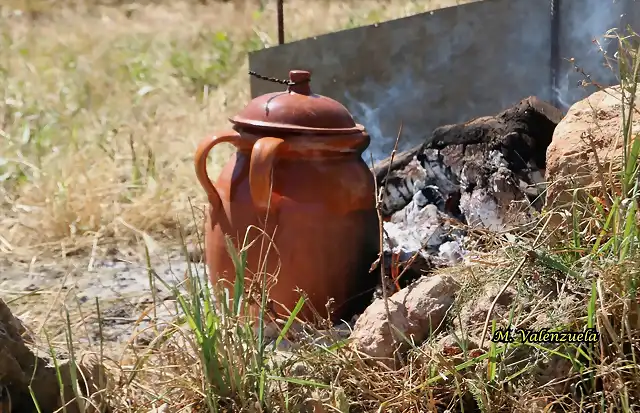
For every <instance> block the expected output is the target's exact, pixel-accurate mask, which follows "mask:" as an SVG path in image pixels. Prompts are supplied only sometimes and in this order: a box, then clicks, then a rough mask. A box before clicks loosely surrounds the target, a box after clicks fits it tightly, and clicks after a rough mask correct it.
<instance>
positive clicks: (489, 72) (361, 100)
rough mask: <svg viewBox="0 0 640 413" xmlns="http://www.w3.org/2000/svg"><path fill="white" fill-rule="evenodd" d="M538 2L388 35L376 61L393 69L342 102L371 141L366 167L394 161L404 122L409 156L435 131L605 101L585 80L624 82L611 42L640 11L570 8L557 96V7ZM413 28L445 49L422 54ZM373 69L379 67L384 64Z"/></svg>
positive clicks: (565, 11) (610, 4)
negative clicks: (547, 105)
mask: <svg viewBox="0 0 640 413" xmlns="http://www.w3.org/2000/svg"><path fill="white" fill-rule="evenodd" d="M530 1H532V0H528V1H526V0H520V1H515V0H513V1H512V2H509V6H508V7H507V6H505V4H506V3H507V2H495V3H494V2H492V1H486V2H478V3H475V4H474V5H473V7H477V8H478V9H480V8H484V7H485V6H486V9H487V10H491V8H492V7H493V8H495V7H498V5H499V7H500V9H499V10H498V9H496V10H493V14H492V13H489V12H488V11H482V12H481V13H476V14H473V13H471V12H469V11H467V12H464V13H463V12H460V13H459V15H457V17H456V18H455V19H452V18H451V17H449V18H447V17H446V16H445V15H447V16H450V15H451V13H450V12H449V14H447V13H444V11H443V13H441V14H439V13H438V12H437V11H436V12H434V13H433V12H432V13H429V14H428V15H425V16H421V17H420V18H421V19H424V20H414V21H415V22H416V23H413V22H411V23H410V22H409V21H407V23H406V25H405V26H394V27H393V28H389V29H388V32H389V36H388V38H389V40H388V43H387V45H386V46H385V47H387V49H385V51H384V52H383V53H384V54H383V55H380V56H377V57H376V59H391V57H393V63H392V64H391V65H389V66H386V65H387V64H388V63H381V66H380V68H376V69H375V70H372V71H374V72H376V73H377V75H376V76H375V77H374V76H369V77H364V78H363V79H362V81H360V82H359V83H358V86H357V89H353V88H351V89H350V90H348V91H345V92H344V93H343V99H339V100H341V101H342V102H343V103H344V104H345V106H346V107H347V108H348V109H349V111H350V112H351V113H352V115H353V116H354V118H355V119H356V121H357V122H358V123H361V124H363V125H364V126H365V128H366V129H367V131H368V133H369V135H370V136H371V144H370V146H369V148H368V149H367V151H365V152H364V154H363V159H364V160H365V162H367V163H369V162H370V160H371V158H373V160H374V162H378V161H380V160H383V159H385V158H387V157H388V156H389V155H390V154H391V151H392V149H393V145H394V142H395V139H396V135H397V132H398V128H399V126H400V123H401V122H403V133H402V138H401V141H400V144H399V147H398V149H399V150H400V151H402V150H407V149H409V148H411V147H413V146H415V145H417V144H420V143H423V142H424V141H425V140H426V139H428V138H429V137H430V136H431V133H432V131H433V129H434V128H435V127H438V126H441V125H444V124H447V123H448V124H450V123H460V122H464V121H467V120H470V119H472V118H474V117H478V116H486V115H492V114H495V113H498V112H499V111H502V110H505V109H507V108H508V107H510V106H512V105H514V104H516V103H517V102H518V101H519V100H521V99H524V98H526V97H528V96H530V95H537V96H538V97H539V98H541V99H545V100H547V99H551V97H552V96H554V95H555V97H556V98H557V101H558V103H559V104H560V106H561V109H563V110H566V109H568V108H569V107H570V106H571V105H572V104H574V103H575V102H577V101H579V100H582V99H583V98H585V97H586V96H588V95H589V94H591V93H593V92H595V91H596V89H595V87H594V86H589V87H587V88H585V87H583V86H582V84H581V82H582V81H585V80H587V81H588V79H586V78H585V75H588V76H589V78H590V79H591V80H592V81H593V82H596V83H597V84H599V85H604V86H610V85H614V84H617V83H618V82H619V81H618V79H617V73H615V72H614V71H612V70H611V68H609V67H608V66H606V65H605V56H606V57H608V58H613V56H614V54H615V52H616V45H617V42H616V41H615V39H610V38H606V37H605V35H606V34H607V32H608V31H610V30H611V29H613V28H618V29H623V28H624V27H625V25H626V24H629V23H631V25H632V26H635V27H638V26H639V24H638V23H640V1H636V0H562V1H561V4H560V13H559V15H560V39H559V46H560V48H559V53H560V56H559V57H560V60H561V61H560V67H559V70H558V72H557V73H556V76H557V82H556V84H557V87H555V88H553V87H552V86H551V84H550V82H549V76H548V73H549V72H550V67H549V66H548V65H549V63H550V62H549V59H548V57H549V54H550V51H551V43H550V37H549V33H550V32H551V30H550V28H551V16H550V9H549V7H550V5H549V2H548V1H547V2H545V1H540V2H535V3H536V4H535V5H532V3H530ZM482 3H484V4H482ZM469 6H471V5H467V6H460V7H469ZM469 10H471V9H469ZM497 12H499V15H500V17H495V18H496V19H500V20H502V22H501V23H500V26H499V27H500V29H499V30H502V31H499V30H498V29H495V30H496V31H495V32H493V31H491V30H488V29H486V28H483V27H485V26H484V25H486V24H488V23H487V22H486V21H484V20H486V19H487V18H494V17H486V16H493V15H495V13H497ZM478 16H484V17H478ZM625 20H626V21H625ZM452 21H453V22H454V23H453V24H452ZM383 24H387V23H383ZM389 24H394V22H389ZM414 24H415V25H416V26H419V25H425V26H426V27H427V29H424V30H425V33H427V34H426V35H425V37H426V38H438V39H442V40H440V41H437V42H430V43H428V44H427V46H426V47H425V49H424V52H423V51H421V50H420V47H422V46H417V45H416V42H415V40H411V38H410V36H409V35H410V34H414V33H421V32H420V31H419V30H418V29H415V28H411V27H413V26H412V25H414ZM414 38H415V36H414ZM594 40H595V41H594ZM412 42H413V43H412ZM361 47H362V48H363V49H368V47H363V46H361ZM570 59H573V60H570ZM417 62H419V63H417ZM370 64H371V65H372V66H374V65H376V62H375V60H374V61H371V62H370ZM576 66H577V67H579V68H580V69H581V71H580V72H578V71H576V70H575V67H576ZM382 68H385V69H384V70H383V69H382Z"/></svg>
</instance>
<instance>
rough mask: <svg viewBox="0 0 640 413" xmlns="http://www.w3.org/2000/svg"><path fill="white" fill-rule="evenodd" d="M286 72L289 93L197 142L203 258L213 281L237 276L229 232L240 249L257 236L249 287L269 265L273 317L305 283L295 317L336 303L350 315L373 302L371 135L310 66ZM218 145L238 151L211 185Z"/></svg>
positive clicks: (336, 314)
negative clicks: (204, 208) (366, 154)
mask: <svg viewBox="0 0 640 413" xmlns="http://www.w3.org/2000/svg"><path fill="white" fill-rule="evenodd" d="M289 77H290V80H289V86H288V89H287V91H283V92H279V93H270V94H267V95H263V96H260V97H258V98H256V99H254V100H253V101H251V102H250V103H249V104H248V105H247V106H246V107H245V109H244V110H243V111H242V112H240V113H239V114H238V115H237V116H235V117H233V118H231V119H230V121H231V122H232V123H233V127H232V129H230V130H229V131H227V132H221V133H218V134H216V135H215V136H212V137H209V138H206V139H204V140H203V141H202V142H201V143H200V145H199V146H198V149H197V152H196V155H195V167H196V174H197V177H198V180H199V181H200V184H201V185H202V187H203V188H204V190H205V191H206V193H207V195H208V199H209V203H210V205H209V212H208V214H207V217H206V222H205V250H206V253H205V261H206V263H207V266H208V268H209V273H210V276H211V279H212V281H214V282H216V281H217V280H219V279H220V278H223V279H226V280H229V281H231V282H233V281H234V279H235V274H234V266H233V263H232V261H231V259H230V256H229V254H228V252H227V249H226V245H225V238H224V235H225V234H227V235H229V236H231V237H232V239H233V241H234V244H235V246H236V248H241V247H242V245H243V243H244V245H248V244H249V243H250V242H251V241H252V240H256V239H257V240H258V241H257V242H255V243H254V244H253V245H252V246H251V247H250V248H249V249H248V250H247V273H246V277H247V278H248V280H247V281H246V284H247V285H248V284H249V283H250V282H251V280H254V279H256V276H258V278H257V279H262V274H264V271H260V270H261V269H263V268H264V269H266V272H267V274H269V275H273V274H275V273H276V272H277V277H276V279H277V282H276V283H275V285H273V286H272V287H271V289H270V294H269V298H270V299H271V300H272V303H274V304H275V308H274V309H275V312H276V313H278V314H279V315H283V316H287V315H288V314H289V311H290V310H291V309H293V307H294V306H295V304H296V302H297V301H298V299H299V297H300V293H299V292H298V291H296V289H300V290H302V291H304V292H305V293H306V295H307V297H308V300H307V305H305V309H304V310H303V311H302V313H301V314H300V315H299V317H301V318H303V319H306V320H307V321H311V320H312V314H313V312H312V310H311V309H310V308H309V305H312V306H313V308H315V309H316V310H317V311H318V313H319V314H320V315H322V316H323V317H325V316H326V315H327V311H326V304H327V302H328V301H329V300H330V299H332V301H333V304H332V306H331V308H332V310H333V315H332V318H333V319H334V320H335V319H338V318H341V317H343V316H348V315H350V314H349V313H350V311H352V310H353V306H352V305H350V304H353V303H356V302H358V301H359V300H357V299H356V297H358V296H363V295H365V296H366V297H369V298H370V297H371V288H372V286H373V285H375V279H373V278H375V277H374V276H373V275H370V274H369V268H370V266H371V264H372V262H373V260H374V259H375V257H376V254H377V252H378V239H379V238H378V218H377V214H376V211H375V194H374V192H375V190H374V178H373V175H372V174H371V172H370V170H369V168H368V167H367V165H366V163H365V162H364V161H363V160H362V158H361V155H362V152H363V151H364V150H365V149H366V148H367V146H368V145H369V141H370V138H369V136H368V134H367V133H366V132H365V130H364V127H363V126H362V125H359V124H356V123H355V121H354V120H353V118H352V116H351V115H350V113H349V112H348V111H347V109H346V108H345V107H344V106H343V105H341V104H340V103H338V102H336V101H335V100H332V99H329V98H327V97H324V96H320V95H316V94H313V93H312V92H311V89H310V86H309V82H310V80H311V79H310V73H309V72H306V71H300V70H293V71H291V72H290V73H289ZM221 142H228V143H231V144H233V145H234V146H235V147H236V148H237V151H236V153H235V154H234V155H233V157H232V158H231V159H230V160H229V161H228V163H227V164H226V166H225V167H224V168H223V170H222V172H221V173H220V176H219V178H218V180H217V182H216V183H215V185H214V184H213V183H212V182H211V181H210V179H209V177H208V175H207V166H206V163H207V156H208V154H209V151H210V150H211V149H212V148H213V147H214V146H215V145H217V144H218V143H221ZM265 223H266V226H265ZM251 226H255V227H258V228H264V229H265V232H266V233H267V234H269V235H273V246H272V247H271V249H270V251H269V252H268V254H267V253H266V252H265V251H266V250H267V247H268V241H266V242H264V243H263V242H262V241H261V240H264V237H263V236H262V235H260V233H259V231H257V230H255V229H252V230H250V231H249V232H247V228H249V227H251ZM274 229H275V233H274ZM245 234H248V235H247V237H246V239H245ZM265 257H267V260H266V264H264V263H263V262H264V258H265ZM265 265H266V266H265ZM366 290H369V291H366ZM278 304H279V305H278ZM283 307H284V308H283Z"/></svg>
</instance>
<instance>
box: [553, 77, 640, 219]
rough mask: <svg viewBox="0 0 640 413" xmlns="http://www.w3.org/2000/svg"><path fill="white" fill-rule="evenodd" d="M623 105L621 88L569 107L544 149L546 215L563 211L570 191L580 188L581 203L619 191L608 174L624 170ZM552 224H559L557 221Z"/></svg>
mask: <svg viewBox="0 0 640 413" xmlns="http://www.w3.org/2000/svg"><path fill="white" fill-rule="evenodd" d="M639 97H640V96H639ZM621 99H622V95H621V91H620V86H614V87H611V88H607V89H604V90H601V91H598V92H596V93H593V94H592V95H590V96H588V97H587V98H586V99H584V100H581V101H579V102H576V103H575V104H574V105H573V106H571V108H570V109H569V112H568V113H567V115H566V116H565V117H564V119H562V121H561V122H560V123H559V124H558V126H557V127H556V129H555V131H554V133H553V139H552V141H551V145H549V148H548V149H547V169H546V175H545V178H546V181H547V182H548V183H549V185H548V190H547V195H546V200H545V208H546V209H548V210H552V209H556V210H557V209H566V206H567V205H568V204H569V203H570V202H571V201H572V197H573V194H572V192H571V191H570V190H571V189H573V188H581V190H580V191H579V192H578V197H579V199H584V198H585V197H586V195H587V193H590V194H591V195H594V196H599V197H601V198H602V199H605V198H606V197H604V196H603V195H604V193H605V192H608V193H611V192H613V190H614V188H616V190H619V188H620V185H619V184H620V182H617V181H616V182H609V180H610V178H611V176H610V175H611V174H610V173H609V170H610V168H612V169H613V171H614V172H615V171H616V169H619V168H620V166H622V153H623V151H622V148H623V136H622V132H621V131H622V122H623V119H622V103H621ZM635 119H636V122H634V124H633V128H632V130H633V132H634V133H637V132H638V131H640V127H639V126H640V120H638V117H637V116H635ZM598 164H599V165H598ZM603 179H604V182H603ZM582 188H584V189H582ZM552 223H553V224H559V223H561V219H560V217H559V216H556V219H555V221H552Z"/></svg>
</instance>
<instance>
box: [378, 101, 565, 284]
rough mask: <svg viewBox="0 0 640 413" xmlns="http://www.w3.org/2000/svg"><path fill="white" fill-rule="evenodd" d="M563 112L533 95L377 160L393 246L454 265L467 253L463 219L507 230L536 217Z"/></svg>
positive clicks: (403, 253)
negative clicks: (461, 227)
mask: <svg viewBox="0 0 640 413" xmlns="http://www.w3.org/2000/svg"><path fill="white" fill-rule="evenodd" d="M561 119H562V113H561V112H560V110H558V109H556V108H555V107H553V106H551V105H550V104H548V103H546V102H543V101H541V100H539V99H537V98H536V97H529V98H527V99H524V100H523V101H521V102H519V103H518V104H516V105H515V106H513V107H512V108H509V109H507V110H505V111H503V112H501V113H499V114H497V115H495V116H487V117H481V118H477V119H473V120H471V121H469V122H465V123H462V124H458V125H448V126H442V127H440V128H437V129H436V130H435V131H434V132H433V134H432V136H431V137H430V138H429V139H428V140H427V141H425V143H424V144H423V145H421V146H417V147H415V148H413V149H411V150H409V151H407V152H404V153H401V154H399V155H398V156H396V157H394V160H393V162H391V160H390V159H387V160H385V161H382V162H380V163H379V164H377V165H376V166H375V167H374V169H373V173H374V175H375V177H376V180H377V182H378V186H379V187H380V188H384V189H385V191H384V197H383V205H382V212H383V214H384V218H385V219H386V221H387V222H385V224H384V229H385V231H386V232H387V235H388V236H387V237H386V238H387V239H386V243H385V252H387V253H395V254H397V255H398V256H399V259H400V262H407V261H408V260H409V259H411V257H413V256H414V255H415V254H416V253H418V254H420V255H421V256H422V257H423V258H424V260H426V261H428V262H430V263H431V267H437V266H440V265H444V266H449V265H451V264H452V263H457V262H459V261H460V260H461V259H462V257H463V256H464V249H463V248H462V245H463V242H464V235H465V234H464V232H462V231H461V230H457V229H455V228H454V224H455V223H462V224H468V225H469V226H471V227H476V228H484V229H489V230H502V229H505V227H507V225H508V224H514V225H518V224H521V223H522V222H523V221H528V220H529V219H530V218H531V215H532V214H533V213H535V212H536V211H540V210H541V208H542V197H541V194H542V193H543V192H544V190H545V188H544V173H545V168H546V151H547V146H548V145H549V143H550V142H551V138H552V135H553V131H554V129H555V127H556V125H557V123H558V122H560V120H561ZM387 271H388V270H387ZM387 274H389V272H387Z"/></svg>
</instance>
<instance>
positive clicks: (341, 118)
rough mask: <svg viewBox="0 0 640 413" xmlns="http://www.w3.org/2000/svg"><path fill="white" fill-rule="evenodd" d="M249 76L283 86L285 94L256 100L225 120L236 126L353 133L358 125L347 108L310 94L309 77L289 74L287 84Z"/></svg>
mask: <svg viewBox="0 0 640 413" xmlns="http://www.w3.org/2000/svg"><path fill="white" fill-rule="evenodd" d="M249 74H251V75H253V76H256V77H258V78H260V79H263V80H268V81H272V82H277V83H282V84H285V85H287V90H286V91H282V92H275V93H268V94H266V95H262V96H258V97H257V98H255V99H253V100H252V101H251V102H249V104H248V105H247V106H246V107H245V108H244V109H243V110H242V111H241V112H240V113H238V114H237V115H236V116H234V117H232V118H230V119H229V120H230V121H231V122H232V123H233V124H235V125H238V126H250V127H257V128H267V129H278V130H284V131H290V132H295V131H299V132H315V133H324V134H328V133H341V134H342V133H355V132H362V131H363V130H364V127H363V126H361V125H358V124H357V123H356V122H355V121H354V119H353V117H352V116H351V114H350V113H349V111H348V110H347V108H345V107H344V106H343V105H342V104H340V103H339V102H337V101H335V100H333V99H331V98H328V97H326V96H321V95H316V94H314V93H312V92H311V87H310V85H309V83H310V82H311V73H310V72H308V71H305V70H292V71H290V72H289V80H278V79H273V78H267V77H264V76H260V75H257V74H256V73H255V72H249Z"/></svg>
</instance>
